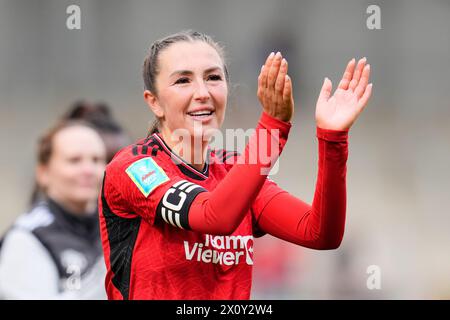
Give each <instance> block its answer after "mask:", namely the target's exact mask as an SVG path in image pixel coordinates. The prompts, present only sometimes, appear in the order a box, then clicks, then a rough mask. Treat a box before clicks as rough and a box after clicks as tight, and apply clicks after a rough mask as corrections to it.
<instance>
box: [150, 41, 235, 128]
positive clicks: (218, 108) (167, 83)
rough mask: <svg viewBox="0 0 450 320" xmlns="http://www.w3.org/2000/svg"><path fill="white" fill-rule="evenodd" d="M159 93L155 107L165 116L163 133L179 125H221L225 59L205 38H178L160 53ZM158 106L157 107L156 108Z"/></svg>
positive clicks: (157, 111)
mask: <svg viewBox="0 0 450 320" xmlns="http://www.w3.org/2000/svg"><path fill="white" fill-rule="evenodd" d="M159 70H160V72H159V74H158V76H157V78H156V88H157V97H155V100H154V101H153V102H152V105H153V106H154V107H153V108H152V109H153V111H155V113H156V115H157V116H158V117H159V118H161V119H162V127H163V128H162V133H163V134H166V135H167V134H171V133H172V132H173V131H174V130H176V129H180V128H183V129H187V130H188V131H189V133H190V134H191V135H193V134H194V127H196V128H197V129H199V131H196V133H197V135H198V133H199V132H201V133H204V132H205V131H206V130H208V129H219V128H220V126H221V125H222V123H223V119H224V114H225V107H226V103H227V94H228V87H227V82H226V79H225V73H224V69H223V61H222V59H221V58H220V56H219V54H218V53H217V51H216V50H215V49H214V48H213V47H211V46H210V45H208V44H207V43H204V42H202V41H195V42H178V43H175V44H172V45H171V46H170V47H168V48H166V49H165V50H163V51H162V52H161V53H160V55H159ZM155 107H156V108H155Z"/></svg>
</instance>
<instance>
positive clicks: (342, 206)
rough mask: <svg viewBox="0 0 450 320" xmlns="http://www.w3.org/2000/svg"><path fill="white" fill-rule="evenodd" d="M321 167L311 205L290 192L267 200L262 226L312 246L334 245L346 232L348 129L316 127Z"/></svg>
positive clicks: (339, 241) (260, 217) (321, 247)
mask: <svg viewBox="0 0 450 320" xmlns="http://www.w3.org/2000/svg"><path fill="white" fill-rule="evenodd" d="M317 137H318V140H319V166H318V167H319V168H318V174H317V182H316V189H315V194H314V200H313V202H312V205H311V206H310V205H308V204H306V203H305V202H303V201H301V200H300V199H297V198H296V197H294V196H292V195H290V194H289V193H287V192H283V193H280V194H278V195H276V196H274V198H273V199H272V200H271V201H270V202H269V203H268V204H267V206H266V207H265V208H264V210H263V212H262V213H261V215H260V216H259V219H258V225H259V226H260V228H261V229H262V230H263V231H265V232H267V233H270V234H272V235H274V236H276V237H278V238H281V239H284V240H286V241H289V242H292V243H295V244H298V245H302V246H304V247H308V248H313V249H335V248H337V247H338V246H339V245H340V243H341V241H342V237H343V234H344V226H345V213H346V161H347V157H348V143H347V140H348V132H347V131H331V130H323V129H320V128H318V129H317Z"/></svg>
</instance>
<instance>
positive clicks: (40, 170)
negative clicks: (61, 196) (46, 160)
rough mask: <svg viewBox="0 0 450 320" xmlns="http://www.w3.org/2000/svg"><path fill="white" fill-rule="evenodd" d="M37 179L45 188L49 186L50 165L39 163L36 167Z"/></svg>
mask: <svg viewBox="0 0 450 320" xmlns="http://www.w3.org/2000/svg"><path fill="white" fill-rule="evenodd" d="M35 174H36V181H37V184H38V185H39V186H40V187H41V188H43V189H45V188H46V187H47V186H48V180H49V176H48V167H47V166H46V165H43V164H39V165H38V166H37V167H36V172H35Z"/></svg>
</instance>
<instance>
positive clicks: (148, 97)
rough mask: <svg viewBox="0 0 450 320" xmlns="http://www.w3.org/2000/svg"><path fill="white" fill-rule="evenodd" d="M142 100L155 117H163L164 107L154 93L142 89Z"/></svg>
mask: <svg viewBox="0 0 450 320" xmlns="http://www.w3.org/2000/svg"><path fill="white" fill-rule="evenodd" d="M144 100H145V102H147V105H148V106H149V108H150V109H151V110H152V111H153V113H154V114H155V116H156V117H157V118H162V117H164V109H163V108H162V107H161V105H160V104H159V100H158V97H157V96H156V95H155V94H153V93H152V92H150V91H149V90H144Z"/></svg>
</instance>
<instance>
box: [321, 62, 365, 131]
mask: <svg viewBox="0 0 450 320" xmlns="http://www.w3.org/2000/svg"><path fill="white" fill-rule="evenodd" d="M355 64H356V61H355V59H352V60H351V61H350V62H349V63H348V65H347V68H346V70H345V72H344V75H343V77H342V80H341V82H340V83H339V86H338V88H337V90H336V91H335V92H334V95H333V96H331V97H330V95H331V90H332V86H333V85H332V83H331V81H330V79H328V78H325V80H324V83H323V86H322V90H321V91H320V94H319V98H318V100H317V105H316V124H317V126H318V127H320V128H322V129H331V130H348V129H350V127H351V126H352V124H353V123H354V122H355V120H356V118H358V116H359V114H360V113H361V112H362V111H363V109H364V107H365V106H366V105H367V102H368V101H369V98H370V95H371V93H372V84H371V83H370V84H368V82H369V76H370V65H369V64H367V65H366V58H362V59H361V60H359V62H358V65H357V66H356V68H355Z"/></svg>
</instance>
